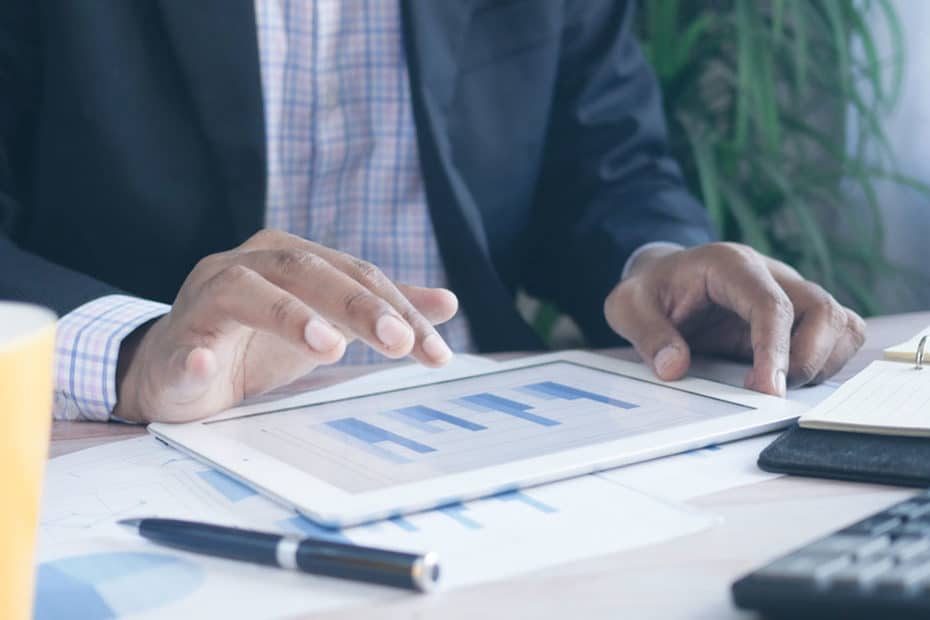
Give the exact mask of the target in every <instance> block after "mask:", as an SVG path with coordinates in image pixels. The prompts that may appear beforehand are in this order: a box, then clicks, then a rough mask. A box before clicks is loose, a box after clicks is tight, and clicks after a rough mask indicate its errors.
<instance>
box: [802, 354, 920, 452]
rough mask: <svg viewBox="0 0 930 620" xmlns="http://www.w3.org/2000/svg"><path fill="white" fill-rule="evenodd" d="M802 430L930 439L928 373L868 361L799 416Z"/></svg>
mask: <svg viewBox="0 0 930 620" xmlns="http://www.w3.org/2000/svg"><path fill="white" fill-rule="evenodd" d="M800 424H801V426H803V427H805V428H819V429H827V430H842V431H858V432H867V433H879V434H888V435H911V436H921V437H925V436H930V370H927V369H922V370H918V369H916V368H914V366H912V365H908V364H902V363H899V362H886V361H878V362H872V363H871V364H869V366H868V367H866V369H865V370H863V371H862V372H860V373H859V374H857V375H856V376H855V377H853V378H852V379H850V380H849V381H847V382H846V383H844V384H843V386H842V387H840V388H839V389H838V390H837V391H836V392H834V393H833V395H831V396H830V397H829V398H827V399H826V400H825V401H823V402H822V403H820V404H819V405H818V406H817V407H815V408H813V409H811V410H810V411H809V412H808V413H806V414H805V415H803V416H802V417H801V420H800Z"/></svg>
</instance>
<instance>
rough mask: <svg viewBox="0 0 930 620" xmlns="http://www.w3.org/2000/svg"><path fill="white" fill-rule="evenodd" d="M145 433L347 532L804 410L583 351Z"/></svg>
mask: <svg viewBox="0 0 930 620" xmlns="http://www.w3.org/2000/svg"><path fill="white" fill-rule="evenodd" d="M492 368H493V369H491V370H486V371H480V372H477V373H476V372H474V371H472V372H469V373H463V374H459V375H457V376H455V377H454V378H451V379H449V378H446V379H444V380H443V381H439V382H436V381H433V382H425V381H424V379H423V378H419V379H413V380H410V381H407V382H404V383H401V384H399V385H397V386H396V387H394V388H392V389H391V390H389V391H383V392H379V393H372V394H367V395H363V396H355V397H351V398H343V399H335V400H334V399H332V398H330V399H329V400H327V399H326V396H325V391H324V393H322V395H321V396H320V397H319V398H314V397H313V395H312V394H308V397H309V398H308V399H307V401H306V402H304V403H302V404H301V405H300V406H289V407H280V406H279V407H278V408H275V404H274V403H266V404H264V405H258V406H255V405H253V406H251V407H244V408H237V409H231V410H229V411H226V412H224V413H222V414H220V415H218V416H214V417H213V418H209V419H207V420H203V421H200V422H195V423H190V424H181V425H171V424H151V425H150V426H149V430H150V431H151V432H152V433H154V434H155V435H156V436H158V437H160V438H161V439H163V440H165V441H167V442H168V443H170V444H172V445H174V446H176V447H178V448H180V449H182V450H184V451H185V452H188V453H190V454H191V455H193V456H195V457H197V458H199V459H202V460H204V461H206V462H208V463H210V464H211V465H212V466H214V467H217V468H219V469H221V470H223V471H225V472H226V473H228V474H230V475H231V476H233V477H235V478H237V479H239V480H241V481H242V482H244V483H246V484H248V485H250V486H252V487H254V488H256V489H258V490H259V491H261V492H262V493H264V494H266V495H268V496H269V497H271V498H273V499H275V500H277V501H279V502H281V503H283V504H286V505H288V506H290V507H293V508H294V509H296V510H297V511H299V512H300V513H302V514H304V515H306V516H307V517H308V518H310V519H312V520H314V521H317V522H319V523H322V524H324V525H328V526H348V525H356V524H359V523H364V522H367V521H373V520H377V519H382V518H388V517H391V516H396V515H400V514H404V513H409V512H415V511H418V510H425V509H432V508H435V507H437V506H441V505H446V504H450V503H456V502H461V501H464V500H468V499H474V498H477V497H481V496H486V495H493V494H496V493H501V492H505V491H511V490H514V489H519V488H522V487H526V486H531V485H537V484H541V483H545V482H550V481H554V480H559V479H562V478H567V477H571V476H577V475H581V474H586V473H590V472H594V471H598V470H603V469H608V468H612V467H617V466H620V465H626V464H629V463H634V462H638V461H644V460H647V459H651V458H655V457H659V456H665V455H668V454H673V453H676V452H683V451H686V450H690V449H694V448H700V447H704V446H707V445H710V444H713V443H717V442H722V441H728V440H732V439H738V438H742V437H747V436H750V435H755V434H760V433H765V432H769V431H772V430H774V429H777V428H780V427H783V426H786V425H787V424H789V423H790V422H791V421H792V420H794V419H795V418H796V417H797V416H798V415H800V414H801V413H803V411H804V410H805V409H806V406H804V405H802V404H799V403H796V402H792V401H788V400H784V399H780V398H774V397H771V396H765V395H763V394H758V393H755V392H751V391H748V390H744V389H740V388H736V387H731V386H728V385H724V384H721V383H714V382H711V381H705V380H702V379H690V378H689V379H684V380H682V381H677V382H674V383H664V382H662V381H660V380H658V379H656V378H655V377H654V375H653V374H652V372H651V371H650V370H649V369H648V368H646V367H645V366H643V365H641V364H636V363H632V362H626V361H621V360H616V359H613V358H609V357H604V356H601V355H596V354H592V353H583V352H567V353H553V354H546V355H541V356H535V357H529V358H523V359H519V360H515V361H511V362H506V363H502V364H497V365H495V366H494V367H492Z"/></svg>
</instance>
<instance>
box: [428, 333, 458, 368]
mask: <svg viewBox="0 0 930 620" xmlns="http://www.w3.org/2000/svg"><path fill="white" fill-rule="evenodd" d="M423 352H424V353H426V355H427V356H428V357H429V358H430V359H432V360H433V361H434V362H439V363H445V362H446V361H447V360H448V359H449V358H450V357H452V350H451V349H449V346H448V345H447V344H446V343H445V341H444V340H443V339H442V338H441V337H440V336H439V334H430V335H429V336H427V337H426V340H424V341H423Z"/></svg>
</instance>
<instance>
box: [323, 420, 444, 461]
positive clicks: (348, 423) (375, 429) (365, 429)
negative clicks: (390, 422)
mask: <svg viewBox="0 0 930 620" xmlns="http://www.w3.org/2000/svg"><path fill="white" fill-rule="evenodd" d="M326 425H327V426H329V427H330V428H333V429H335V430H337V431H339V432H341V433H345V434H346V435H348V436H350V437H354V438H355V439H358V440H360V441H364V442H365V443H370V444H378V443H382V442H385V441H386V442H390V443H394V444H397V445H398V446H402V447H404V448H407V449H408V450H413V451H414V452H419V453H421V454H424V453H427V452H435V451H436V449H435V448H431V447H430V446H427V445H426V444H422V443H419V442H417V441H414V440H412V439H408V438H406V437H404V436H402V435H398V434H396V433H392V432H391V431H388V430H385V429H383V428H381V427H380V426H375V425H374V424H369V423H368V422H363V421H362V420H359V419H358V418H342V419H339V420H330V421H329V422H327V423H326Z"/></svg>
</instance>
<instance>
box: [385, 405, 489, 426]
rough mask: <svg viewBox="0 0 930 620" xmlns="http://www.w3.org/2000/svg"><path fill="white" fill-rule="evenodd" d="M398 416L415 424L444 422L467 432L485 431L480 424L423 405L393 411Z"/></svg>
mask: <svg viewBox="0 0 930 620" xmlns="http://www.w3.org/2000/svg"><path fill="white" fill-rule="evenodd" d="M395 411H396V412H397V413H399V414H400V415H402V416H404V417H406V418H408V419H410V420H413V421H415V422H424V423H429V422H433V421H438V422H445V423H446V424H451V425H453V426H458V427H459V428H464V429H465V430H469V431H483V430H486V429H487V426H482V425H480V424H475V423H474V422H469V421H468V420H465V419H464V418H460V417H457V416H454V415H449V414H448V413H445V412H443V411H439V410H437V409H432V408H430V407H424V406H423V405H415V406H413V407H403V408H402V409H395Z"/></svg>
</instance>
